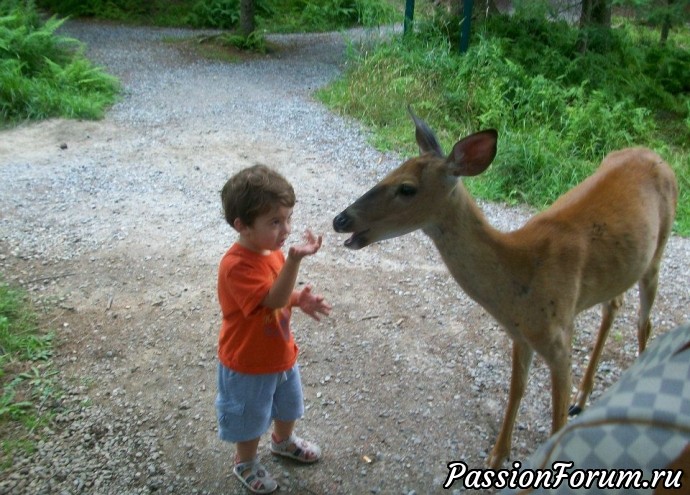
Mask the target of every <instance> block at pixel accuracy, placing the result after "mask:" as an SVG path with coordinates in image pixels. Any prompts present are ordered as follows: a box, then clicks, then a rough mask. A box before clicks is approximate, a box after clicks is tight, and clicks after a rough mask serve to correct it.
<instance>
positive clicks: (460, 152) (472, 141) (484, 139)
mask: <svg viewBox="0 0 690 495" xmlns="http://www.w3.org/2000/svg"><path fill="white" fill-rule="evenodd" d="M497 141H498V132H496V130H495V129H488V130H485V131H480V132H477V133H475V134H470V135H469V136H467V137H466V138H463V139H461V140H460V141H458V142H457V143H455V146H453V151H451V153H450V155H448V158H447V162H448V168H449V172H450V173H451V174H453V175H455V176H458V177H459V176H465V177H471V176H473V175H478V174H481V173H482V172H483V171H484V170H486V169H487V168H488V167H489V165H490V164H491V162H492V161H493V160H494V158H495V157H496V143H497Z"/></svg>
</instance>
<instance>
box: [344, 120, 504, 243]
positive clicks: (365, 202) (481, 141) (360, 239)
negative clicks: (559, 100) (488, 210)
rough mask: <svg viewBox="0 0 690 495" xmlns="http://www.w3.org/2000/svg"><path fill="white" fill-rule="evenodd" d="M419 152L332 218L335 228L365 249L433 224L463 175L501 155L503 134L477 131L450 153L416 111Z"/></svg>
mask: <svg viewBox="0 0 690 495" xmlns="http://www.w3.org/2000/svg"><path fill="white" fill-rule="evenodd" d="M409 111H410V115H412V119H413V120H414V123H415V127H416V133H415V134H416V138H417V144H418V145H419V150H420V155H419V156H418V157H415V158H412V159H410V160H407V161H406V162H404V163H403V164H402V165H400V166H399V167H398V168H397V169H395V170H394V171H392V172H391V173H389V174H388V175H387V176H386V177H385V178H384V179H383V180H382V181H381V182H379V183H378V184H377V185H375V186H374V187H373V188H372V189H370V190H369V191H368V192H366V193H365V194H364V195H363V196H361V197H360V198H359V199H357V200H356V201H355V202H354V203H352V204H351V205H350V206H348V207H347V208H346V209H345V210H344V211H343V212H342V213H340V214H339V215H337V216H336V217H335V218H334V219H333V228H334V229H335V231H336V232H340V233H352V236H351V237H350V238H349V239H347V240H346V241H345V246H346V247H348V248H350V249H361V248H363V247H365V246H368V245H369V244H372V243H374V242H377V241H382V240H384V239H390V238H393V237H399V236H401V235H405V234H408V233H410V232H413V231H415V230H417V229H423V228H425V227H427V226H429V225H430V224H432V223H433V222H434V219H435V218H436V216H437V215H438V214H440V213H442V212H440V211H439V210H441V209H442V208H443V205H444V198H447V197H448V196H449V194H451V192H452V191H453V190H454V189H455V188H456V187H457V183H458V178H459V177H461V176H472V175H477V174H480V173H482V172H483V171H484V170H486V168H487V167H488V166H489V164H491V162H492V161H493V159H494V157H495V156H496V141H497V139H498V133H497V132H496V131H495V130H493V129H490V130H485V131H481V132H477V133H475V134H472V135H470V136H467V137H466V138H464V139H461V140H460V141H458V142H457V143H455V146H453V150H452V151H451V153H450V154H449V155H448V156H447V157H446V156H444V154H443V151H442V150H441V146H440V145H439V143H438V140H437V139H436V136H435V135H434V133H433V132H432V131H431V129H429V127H428V126H427V124H426V123H425V122H424V121H423V120H421V119H420V118H418V117H417V116H416V115H415V114H414V113H413V112H412V110H411V109H409Z"/></svg>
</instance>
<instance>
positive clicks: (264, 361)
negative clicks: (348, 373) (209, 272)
mask: <svg viewBox="0 0 690 495" xmlns="http://www.w3.org/2000/svg"><path fill="white" fill-rule="evenodd" d="M284 264H285V255H284V254H283V252H282V251H280V250H277V251H273V252H271V253H270V254H268V255H262V254H260V253H256V252H254V251H251V250H250V249H247V248H245V247H244V246H241V245H240V244H234V245H233V246H232V247H231V248H230V249H229V250H228V252H227V253H225V256H223V258H222V259H221V260H220V267H219V269H218V301H219V302H220V308H221V311H222V313H223V321H222V324H221V327H220V335H219V337H218V358H219V359H220V362H221V363H223V365H224V366H226V367H227V368H230V369H232V370H235V371H239V372H240V373H251V374H259V373H278V372H280V371H286V370H288V369H290V368H292V367H293V366H294V364H295V362H296V361H297V352H298V350H299V349H298V348H297V344H296V343H295V339H294V337H293V335H292V331H291V330H290V317H291V315H292V310H291V308H290V306H287V307H285V308H281V309H270V308H266V307H264V306H262V305H261V302H262V301H263V300H264V298H265V297H266V294H268V291H269V290H270V288H271V286H272V285H273V283H274V282H275V280H276V278H277V277H278V273H280V270H281V269H282V268H283V265H284Z"/></svg>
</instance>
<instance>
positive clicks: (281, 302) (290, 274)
mask: <svg viewBox="0 0 690 495" xmlns="http://www.w3.org/2000/svg"><path fill="white" fill-rule="evenodd" d="M300 261H302V259H301V258H299V259H295V258H294V257H293V256H291V255H290V254H288V257H287V259H286V260H285V264H284V265H283V269H282V270H280V273H279V274H278V278H276V281H275V282H273V285H272V286H271V289H270V290H269V291H268V294H266V297H265V298H264V300H263V302H262V305H263V306H265V307H267V308H271V309H279V308H284V307H285V306H287V305H289V304H291V303H293V302H294V299H293V297H292V294H293V292H295V290H294V289H295V283H296V282H297V274H298V273H299V264H300Z"/></svg>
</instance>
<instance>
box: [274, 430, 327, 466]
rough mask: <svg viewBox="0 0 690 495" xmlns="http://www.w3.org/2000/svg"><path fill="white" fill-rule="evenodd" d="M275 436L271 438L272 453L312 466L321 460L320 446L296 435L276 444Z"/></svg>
mask: <svg viewBox="0 0 690 495" xmlns="http://www.w3.org/2000/svg"><path fill="white" fill-rule="evenodd" d="M275 438H276V437H275V435H272V436H271V452H272V453H274V454H276V455H282V456H283V457H289V458H290V459H296V460H298V461H300V462H304V463H306V464H310V463H312V462H316V461H318V460H319V459H320V458H321V449H320V448H319V446H318V445H316V444H315V443H312V442H308V441H306V440H302V439H301V438H300V437H298V436H296V435H295V434H294V433H293V434H292V435H290V437H289V438H287V439H285V440H283V441H282V442H276V440H275Z"/></svg>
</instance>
